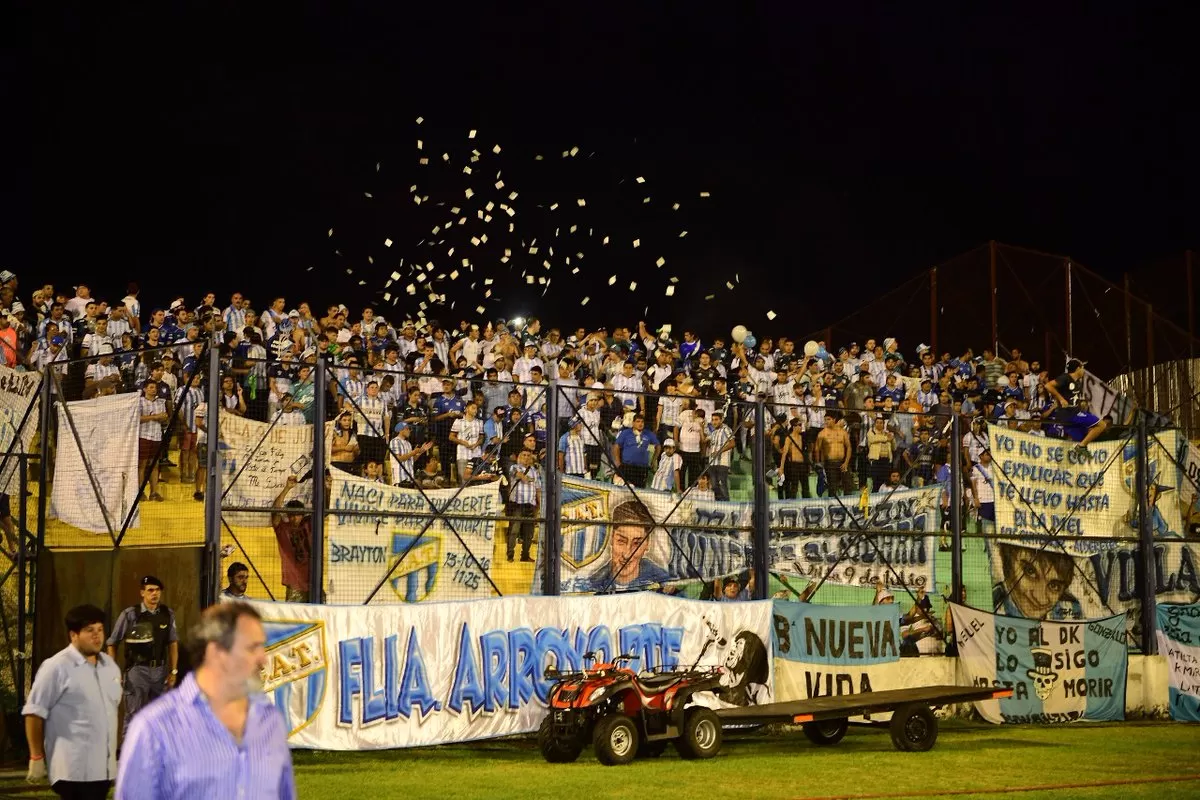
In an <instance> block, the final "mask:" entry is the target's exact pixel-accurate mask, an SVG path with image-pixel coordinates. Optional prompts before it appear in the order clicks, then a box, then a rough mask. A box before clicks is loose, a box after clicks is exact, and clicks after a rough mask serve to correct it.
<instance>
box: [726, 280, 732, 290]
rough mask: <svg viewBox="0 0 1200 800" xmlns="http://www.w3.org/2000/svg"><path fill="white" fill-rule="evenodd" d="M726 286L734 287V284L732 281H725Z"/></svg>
mask: <svg viewBox="0 0 1200 800" xmlns="http://www.w3.org/2000/svg"><path fill="white" fill-rule="evenodd" d="M725 288H726V289H732V288H733V284H732V283H731V282H729V281H725Z"/></svg>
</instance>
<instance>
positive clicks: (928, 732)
mask: <svg viewBox="0 0 1200 800" xmlns="http://www.w3.org/2000/svg"><path fill="white" fill-rule="evenodd" d="M1006 697H1012V689H1005V688H990V687H986V688H985V687H979V686H922V687H919V688H916V689H891V690H889V691H884V692H864V693H860V694H843V695H837V696H833V697H816V698H812V699H810V700H791V701H788V702H785V703H766V704H764V705H761V706H746V707H738V708H722V709H718V710H717V717H718V718H720V720H721V724H722V725H723V726H730V727H731V726H735V725H771V724H783V725H801V726H803V728H804V735H805V736H807V737H808V739H809V740H810V741H812V742H813V743H814V744H818V745H825V746H828V745H834V744H837V743H838V742H840V741H841V740H842V737H843V736H845V735H846V730H847V729H848V728H849V726H850V717H859V716H861V717H865V718H866V719H867V722H865V723H861V724H865V725H868V726H872V727H883V726H887V728H888V730H889V731H890V732H891V735H892V744H893V745H895V746H896V749H897V750H904V751H911V752H921V751H925V750H928V749H930V748H931V747H933V745H934V742H936V741H937V735H938V722H937V717H935V716H934V715H933V709H934V708H938V707H941V706H946V705H952V704H954V703H968V702H972V701H977V700H999V699H1002V698H1006ZM889 711H890V712H893V713H892V719H891V721H890V722H883V721H878V722H872V721H871V715H872V714H883V713H886V712H889Z"/></svg>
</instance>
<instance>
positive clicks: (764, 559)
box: [750, 342, 828, 600]
mask: <svg viewBox="0 0 1200 800" xmlns="http://www.w3.org/2000/svg"><path fill="white" fill-rule="evenodd" d="M826 344H828V342H826ZM766 438H767V420H766V404H765V403H764V402H763V401H762V399H761V398H760V399H758V400H755V401H754V469H753V470H752V471H751V473H750V474H751V475H753V476H754V513H753V515H752V518H753V520H754V563H753V564H752V565H751V568H752V569H753V570H754V585H755V592H754V599H756V600H764V599H766V598H767V597H769V595H768V594H767V593H768V591H770V587H769V586H768V585H767V581H769V580H770V579H771V578H770V575H769V574H768V573H767V564H768V561H769V558H768V556H769V552H768V551H769V549H770V547H771V523H770V517H769V516H768V506H767V504H768V502H769V497H770V494H769V492H768V491H767V479H766V474H767V445H766Z"/></svg>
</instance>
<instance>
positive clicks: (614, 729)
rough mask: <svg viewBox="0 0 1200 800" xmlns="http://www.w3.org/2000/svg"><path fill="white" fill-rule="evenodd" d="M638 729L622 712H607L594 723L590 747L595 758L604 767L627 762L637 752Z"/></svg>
mask: <svg viewBox="0 0 1200 800" xmlns="http://www.w3.org/2000/svg"><path fill="white" fill-rule="evenodd" d="M638 739H639V737H638V729H637V725H635V724H634V723H633V720H632V719H630V718H629V717H627V716H625V715H624V714H609V715H608V716H606V717H604V718H602V719H601V720H600V721H599V722H597V723H596V729H595V731H594V732H593V734H592V747H593V748H594V749H595V750H596V760H597V761H599V762H600V763H601V764H603V765H604V766H606V767H612V766H616V765H618V764H628V763H629V762H630V761H633V759H634V757H635V756H637V752H638Z"/></svg>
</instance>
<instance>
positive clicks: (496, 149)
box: [492, 145, 500, 155]
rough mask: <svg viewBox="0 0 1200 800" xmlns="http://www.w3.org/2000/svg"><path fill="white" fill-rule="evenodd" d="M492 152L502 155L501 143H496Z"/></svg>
mask: <svg viewBox="0 0 1200 800" xmlns="http://www.w3.org/2000/svg"><path fill="white" fill-rule="evenodd" d="M492 152H493V153H495V154H496V155H500V145H496V146H495V147H493V148H492Z"/></svg>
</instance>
